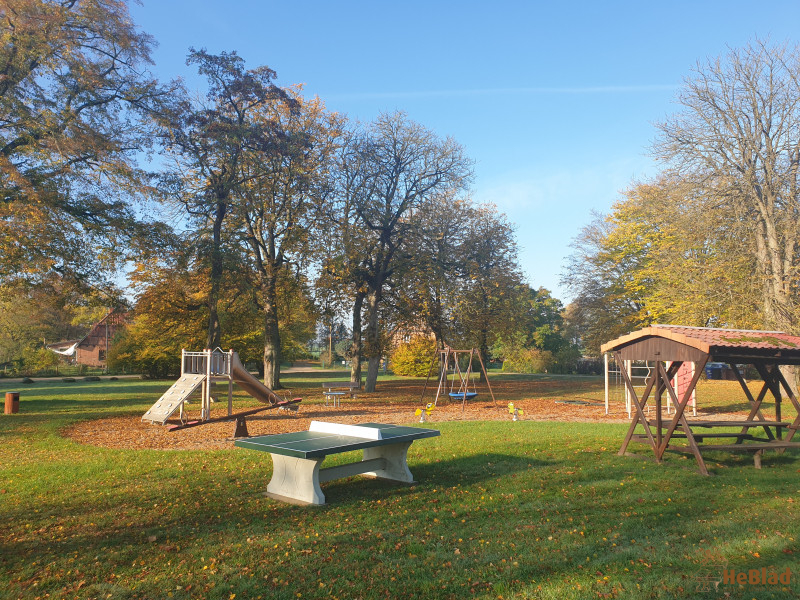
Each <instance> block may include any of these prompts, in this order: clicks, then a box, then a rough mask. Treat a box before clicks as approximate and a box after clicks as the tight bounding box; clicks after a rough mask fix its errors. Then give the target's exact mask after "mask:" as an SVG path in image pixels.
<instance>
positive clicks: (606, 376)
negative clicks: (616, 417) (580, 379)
mask: <svg viewBox="0 0 800 600" xmlns="http://www.w3.org/2000/svg"><path fill="white" fill-rule="evenodd" d="M603 364H604V366H605V369H604V371H603V374H604V375H605V392H606V414H608V352H606V353H605V354H603Z"/></svg>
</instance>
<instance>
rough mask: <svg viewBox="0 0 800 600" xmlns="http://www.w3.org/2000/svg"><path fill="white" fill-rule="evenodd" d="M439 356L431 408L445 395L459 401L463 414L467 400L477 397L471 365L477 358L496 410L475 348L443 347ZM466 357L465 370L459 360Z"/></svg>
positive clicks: (432, 365) (489, 386)
mask: <svg viewBox="0 0 800 600" xmlns="http://www.w3.org/2000/svg"><path fill="white" fill-rule="evenodd" d="M438 355H439V387H438V388H437V389H436V399H435V400H434V401H433V406H436V404H437V402H439V396H441V395H442V394H447V395H448V396H449V397H450V398H451V399H452V400H461V412H462V413H463V412H464V407H465V406H466V404H467V400H472V399H473V398H476V397H477V396H478V392H477V390H476V387H475V379H474V378H473V377H472V374H473V372H472V363H473V360H474V358H475V357H477V358H478V363H479V364H480V366H481V371H480V372H481V373H482V374H483V378H484V381H486V387H487V388H488V389H489V394H490V395H491V397H492V402H494V405H495V408H497V407H498V406H497V400H496V399H495V397H494V392H493V391H492V385H491V384H490V383H489V376H488V375H487V374H486V366H485V365H484V364H483V358H482V357H481V353H480V352H479V351H478V349H477V348H472V349H471V350H456V349H454V348H450V347H449V346H445V347H444V349H443V350H439V351H438ZM462 357H468V358H467V360H466V368H465V369H462V368H461V362H462V361H461V358H462ZM434 364H435V363H434V362H431V368H430V370H429V371H428V378H427V379H426V380H425V387H424V388H423V389H422V398H423V399H424V398H425V392H426V391H427V389H428V382H429V381H430V378H431V374H432V373H433V367H434Z"/></svg>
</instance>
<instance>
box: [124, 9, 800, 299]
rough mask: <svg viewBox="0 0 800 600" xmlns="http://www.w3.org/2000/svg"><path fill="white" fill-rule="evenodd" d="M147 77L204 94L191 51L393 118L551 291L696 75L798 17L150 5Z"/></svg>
mask: <svg viewBox="0 0 800 600" xmlns="http://www.w3.org/2000/svg"><path fill="white" fill-rule="evenodd" d="M131 12H132V14H133V18H134V20H135V21H136V23H137V24H138V25H139V26H140V27H141V28H142V29H143V30H144V31H146V32H147V33H149V34H151V35H152V36H153V37H154V38H155V39H156V41H157V42H158V44H159V46H158V48H157V50H156V51H155V53H154V59H155V62H156V66H155V72H156V73H157V74H158V75H159V76H160V77H162V78H164V79H168V78H173V77H178V76H180V77H183V78H184V79H185V80H186V82H187V84H189V86H190V87H191V86H194V87H199V86H200V82H199V81H198V80H197V79H196V75H195V72H194V71H193V70H192V69H191V68H189V67H187V66H186V65H185V59H186V54H187V50H188V48H189V47H190V46H194V47H196V48H206V49H208V50H209V51H210V52H214V53H217V52H220V51H223V50H225V51H230V50H236V51H237V52H238V53H239V55H241V56H242V57H243V58H244V59H245V60H246V62H247V65H248V66H249V67H255V66H259V65H268V66H269V67H271V68H272V69H274V70H275V71H277V73H278V81H277V82H278V84H280V85H290V84H295V83H303V84H305V93H306V95H308V96H313V95H318V96H319V97H320V98H321V99H323V100H324V101H325V103H326V105H327V107H328V108H329V109H330V110H334V111H337V112H341V113H345V114H347V115H348V116H349V117H350V118H352V119H360V120H362V121H368V120H371V119H373V118H374V117H375V116H377V115H378V114H379V113H380V112H382V111H394V110H397V109H400V110H403V111H405V112H406V113H408V115H409V117H410V118H411V119H413V120H415V121H417V122H419V123H421V124H423V125H424V126H426V127H428V128H429V129H432V130H434V131H436V132H437V133H438V134H439V135H440V136H451V137H453V138H455V139H456V140H457V141H458V142H460V143H461V144H462V145H463V146H464V147H465V150H466V152H467V154H468V155H469V156H470V157H472V158H473V159H474V160H475V181H474V184H473V187H472V196H473V198H474V199H475V200H476V201H479V202H491V203H494V204H496V205H497V206H498V208H499V210H501V211H502V212H504V213H505V214H506V215H507V216H508V218H509V219H510V220H511V221H512V222H514V223H516V225H517V239H518V243H519V247H520V262H521V264H522V267H523V270H524V273H525V275H526V277H527V279H528V282H529V283H530V284H531V285H533V286H535V287H539V286H544V287H546V288H548V289H550V290H552V291H553V292H554V294H555V296H556V297H558V298H560V299H562V300H563V301H565V302H566V301H568V300H569V295H568V293H567V291H566V290H565V289H563V288H562V287H561V286H560V284H559V279H560V276H561V273H562V269H563V263H564V258H565V257H566V256H567V255H568V254H569V253H570V248H569V244H570V242H571V241H572V239H573V238H574V237H575V236H576V235H577V233H578V232H579V230H580V228H581V227H582V226H583V225H585V224H586V223H588V222H589V221H590V220H591V211H592V210H597V211H601V212H607V211H608V209H609V208H610V207H611V205H612V203H613V202H614V201H615V200H616V199H617V198H618V195H619V192H620V191H621V190H623V189H625V188H627V187H629V186H630V184H631V183H632V182H633V181H636V180H643V179H646V178H647V177H648V176H652V175H653V174H654V173H655V172H656V169H657V166H656V165H655V164H654V162H653V161H652V159H651V158H650V157H649V155H648V147H649V145H650V143H651V142H652V141H653V139H654V137H655V135H656V130H655V127H654V123H656V122H658V121H660V120H662V119H663V118H664V117H665V116H666V115H668V114H670V113H672V112H675V111H676V110H677V106H676V105H675V104H674V98H675V96H676V94H677V93H678V92H679V90H680V86H681V82H682V80H683V78H684V77H686V76H688V75H690V74H691V70H692V68H693V67H695V65H696V64H697V62H698V61H700V62H704V61H705V60H706V59H709V58H714V57H717V56H720V55H722V54H724V53H725V52H726V50H727V48H728V47H739V46H743V45H745V44H747V43H748V42H749V41H751V40H753V39H754V38H756V37H760V38H768V39H770V40H771V41H773V42H775V43H780V42H785V41H788V42H790V43H791V44H795V43H796V34H795V33H794V32H795V31H796V30H797V28H798V25H800V2H798V1H797V0H792V1H768V2H763V3H754V2H752V0H750V1H748V2H742V1H739V0H728V1H724V2H723V1H702V0H694V1H691V2H690V1H679V2H669V1H667V2H663V3H656V2H648V1H646V0H640V1H638V2H613V1H606V2H597V1H581V2H560V3H557V2H538V1H535V2H534V1H531V2H521V1H520V2H511V1H503V0H494V1H492V2H489V1H484V2H470V1H461V2H435V1H433V0H431V1H429V2H417V1H405V2H380V1H373V2H355V1H347V0H337V1H331V0H328V1H292V0H283V1H280V2H275V1H250V0H226V1H225V2H220V1H217V2H211V1H203V0H144V2H143V4H142V5H141V6H136V5H133V6H132V9H131Z"/></svg>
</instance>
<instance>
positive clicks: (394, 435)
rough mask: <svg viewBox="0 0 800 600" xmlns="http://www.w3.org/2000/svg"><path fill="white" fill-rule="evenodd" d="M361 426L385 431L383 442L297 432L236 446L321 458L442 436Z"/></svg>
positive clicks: (434, 432)
mask: <svg viewBox="0 0 800 600" xmlns="http://www.w3.org/2000/svg"><path fill="white" fill-rule="evenodd" d="M359 427H374V428H378V429H380V430H381V436H382V437H383V439H381V440H371V439H366V438H359V437H353V436H349V435H336V434H331V433H320V432H315V431H298V432H295V433H280V434H277V435H260V436H257V437H252V438H248V439H244V440H236V442H234V446H239V447H240V448H249V449H251V450H261V451H262V452H270V453H272V454H284V455H286V456H295V457H298V458H319V457H323V456H328V455H329V454H338V453H340V452H349V451H350V450H360V449H362V448H373V447H375V446H385V445H387V444H400V443H403V442H412V441H414V440H419V439H422V438H429V437H436V436H438V435H440V433H439V431H437V430H436V429H422V428H420V427H402V426H397V425H385V424H382V423H361V424H359Z"/></svg>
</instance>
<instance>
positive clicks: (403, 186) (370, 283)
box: [342, 112, 472, 391]
mask: <svg viewBox="0 0 800 600" xmlns="http://www.w3.org/2000/svg"><path fill="white" fill-rule="evenodd" d="M346 167H349V168H350V169H352V170H353V171H354V172H351V173H348V174H346V175H343V176H342V179H343V180H344V181H347V182H349V184H348V185H349V189H348V202H347V205H348V207H350V208H351V209H352V214H353V216H354V217H355V219H356V227H355V228H354V227H352V226H348V230H349V231H350V239H351V240H356V239H357V240H360V243H359V248H355V247H354V246H353V245H351V246H350V247H349V248H348V249H347V252H346V255H347V256H348V262H349V267H348V277H349V278H350V280H351V281H352V283H353V284H354V285H355V286H356V287H355V289H356V292H355V296H356V297H355V303H356V306H358V305H359V303H360V302H363V303H364V305H365V312H366V327H365V329H364V342H365V344H364V353H365V354H366V356H367V358H368V360H369V363H368V371H367V381H366V385H365V389H366V391H374V389H375V382H376V381H377V377H378V369H379V366H380V359H381V355H382V350H383V346H382V328H381V323H380V308H381V305H382V303H383V301H384V292H385V289H386V286H387V285H388V283H389V280H390V278H391V277H392V276H394V275H396V269H397V267H398V257H399V256H400V255H401V249H402V247H403V245H404V244H405V243H406V242H407V239H408V236H409V234H410V231H411V228H412V223H411V220H410V217H411V216H412V215H413V214H414V212H415V211H416V210H417V209H418V208H419V207H420V206H421V205H422V204H423V203H424V202H426V201H428V200H429V199H430V198H432V197H434V196H436V195H438V194H440V193H442V192H444V191H445V190H448V189H456V190H457V189H462V188H464V187H466V185H467V183H468V181H469V179H470V177H471V173H472V172H471V161H470V160H469V159H467V158H466V156H465V155H464V151H463V148H462V147H461V146H460V145H459V144H457V143H456V142H455V141H454V140H452V139H449V138H447V139H442V138H440V137H438V136H437V135H436V134H434V133H433V132H432V131H430V130H428V129H425V128H424V127H422V126H421V125H419V124H417V123H414V122H412V121H409V120H408V118H407V117H406V115H405V114H404V113H400V112H397V113H393V114H382V115H380V116H379V117H378V118H377V120H376V121H375V122H374V123H371V124H370V125H369V126H368V127H367V128H366V131H365V132H363V135H359V136H356V137H355V139H354V141H353V144H352V145H351V150H350V152H349V153H348V163H347V166H346ZM358 312H359V314H358V318H355V317H356V314H355V311H354V323H353V336H354V350H353V352H354V353H355V352H356V351H357V350H358V348H357V347H358V345H359V342H360V337H359V336H360V335H361V331H360V330H361V327H360V322H359V323H357V321H360V313H361V310H360V307H359V311H358Z"/></svg>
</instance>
